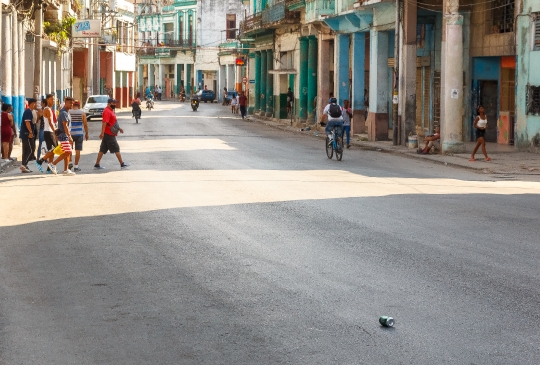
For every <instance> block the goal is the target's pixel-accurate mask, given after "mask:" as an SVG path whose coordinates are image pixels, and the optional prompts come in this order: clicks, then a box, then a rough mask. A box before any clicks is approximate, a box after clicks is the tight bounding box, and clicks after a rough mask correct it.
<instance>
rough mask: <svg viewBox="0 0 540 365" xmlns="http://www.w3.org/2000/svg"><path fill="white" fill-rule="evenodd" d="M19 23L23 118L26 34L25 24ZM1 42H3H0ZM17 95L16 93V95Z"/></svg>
mask: <svg viewBox="0 0 540 365" xmlns="http://www.w3.org/2000/svg"><path fill="white" fill-rule="evenodd" d="M18 23H19V62H18V65H19V70H20V71H19V92H18V93H17V95H18V98H19V107H20V111H21V118H22V113H24V88H25V82H26V73H25V63H26V60H25V50H26V45H25V34H24V27H23V22H22V21H20V22H18ZM0 42H1V41H0ZM14 94H15V93H14Z"/></svg>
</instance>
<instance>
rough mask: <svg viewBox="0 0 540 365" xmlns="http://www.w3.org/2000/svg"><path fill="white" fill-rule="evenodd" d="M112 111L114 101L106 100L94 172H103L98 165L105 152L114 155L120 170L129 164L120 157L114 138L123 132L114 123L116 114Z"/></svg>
mask: <svg viewBox="0 0 540 365" xmlns="http://www.w3.org/2000/svg"><path fill="white" fill-rule="evenodd" d="M114 109H116V100H114V99H109V100H107V107H106V108H105V110H104V111H103V123H102V125H101V134H100V135H99V139H101V146H100V147H99V153H98V156H97V160H96V164H95V165H94V169H96V170H103V169H104V168H105V167H103V166H101V165H100V164H99V163H100V161H101V158H102V157H103V155H104V154H106V153H107V152H110V153H114V154H116V158H117V159H118V162H120V168H122V169H125V168H127V167H128V166H129V163H127V162H124V161H122V155H121V154H120V146H119V145H118V142H117V141H116V136H117V135H118V132H120V133H122V134H123V133H124V130H123V129H122V128H120V125H119V124H118V122H117V121H116V114H114Z"/></svg>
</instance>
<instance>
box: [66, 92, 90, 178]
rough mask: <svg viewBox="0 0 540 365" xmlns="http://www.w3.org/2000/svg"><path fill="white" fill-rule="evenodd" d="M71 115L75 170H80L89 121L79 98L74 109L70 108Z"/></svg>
mask: <svg viewBox="0 0 540 365" xmlns="http://www.w3.org/2000/svg"><path fill="white" fill-rule="evenodd" d="M69 115H70V117H71V138H73V144H74V145H75V162H74V164H73V172H80V171H81V169H80V168H79V160H80V158H81V151H82V149H83V141H88V123H87V121H86V115H85V114H84V113H83V111H82V110H81V102H80V101H79V100H75V101H74V102H73V109H70V110H69ZM71 159H72V160H73V155H72V156H71Z"/></svg>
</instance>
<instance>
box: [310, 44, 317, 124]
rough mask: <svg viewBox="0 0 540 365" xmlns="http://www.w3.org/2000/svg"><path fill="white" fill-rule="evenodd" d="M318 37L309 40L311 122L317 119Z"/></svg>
mask: <svg viewBox="0 0 540 365" xmlns="http://www.w3.org/2000/svg"><path fill="white" fill-rule="evenodd" d="M317 51H318V47H317V38H316V37H314V36H311V37H309V40H308V67H307V68H308V72H307V73H308V75H307V87H308V88H307V117H308V120H309V122H310V123H314V122H316V121H315V105H314V100H315V97H316V96H317V58H318V52H317Z"/></svg>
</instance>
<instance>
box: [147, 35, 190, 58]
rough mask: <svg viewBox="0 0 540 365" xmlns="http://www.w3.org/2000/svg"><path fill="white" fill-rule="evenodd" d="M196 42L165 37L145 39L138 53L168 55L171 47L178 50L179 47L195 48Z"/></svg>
mask: <svg viewBox="0 0 540 365" xmlns="http://www.w3.org/2000/svg"><path fill="white" fill-rule="evenodd" d="M195 46H196V45H195V43H194V41H193V40H192V39H164V40H155V39H153V40H149V41H144V42H142V44H141V45H140V46H139V47H138V48H137V54H138V55H140V56H160V57H166V55H167V54H170V53H171V52H170V51H171V49H172V50H173V51H175V52H176V50H177V49H193V48H195Z"/></svg>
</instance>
